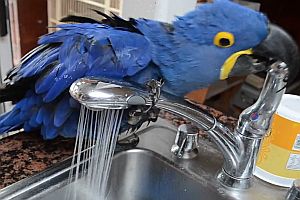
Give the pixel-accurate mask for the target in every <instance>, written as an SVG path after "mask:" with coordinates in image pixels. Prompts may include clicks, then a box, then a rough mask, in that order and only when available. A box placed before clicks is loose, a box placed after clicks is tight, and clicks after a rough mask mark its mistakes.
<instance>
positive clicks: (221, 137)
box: [70, 62, 288, 189]
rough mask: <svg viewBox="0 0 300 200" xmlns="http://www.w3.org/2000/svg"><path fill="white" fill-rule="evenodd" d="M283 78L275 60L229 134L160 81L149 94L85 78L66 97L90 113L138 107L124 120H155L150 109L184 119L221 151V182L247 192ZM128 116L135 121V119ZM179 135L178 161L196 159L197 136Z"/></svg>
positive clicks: (285, 71)
mask: <svg viewBox="0 0 300 200" xmlns="http://www.w3.org/2000/svg"><path fill="white" fill-rule="evenodd" d="M287 77H288V68H287V67H286V64H285V63H283V62H275V63H273V64H272V65H271V66H270V69H269V71H268V73H267V77H266V80H265V84H264V87H263V89H262V91H261V94H260V97H259V99H258V100H257V102H256V103H255V104H254V105H252V106H250V107H249V108H247V109H246V110H244V111H243V112H242V113H241V115H240V117H239V121H238V125H237V126H236V128H235V129H234V131H233V132H232V131H230V130H229V129H228V128H227V127H225V126H224V125H222V124H221V123H219V122H218V121H217V120H216V119H215V118H214V117H213V116H211V115H209V114H205V113H204V112H202V111H200V110H199V108H196V107H195V108H193V105H190V104H187V102H181V101H180V100H178V99H176V100H174V99H172V98H171V97H167V96H164V97H161V96H160V86H161V84H160V83H159V82H158V84H153V82H152V84H150V85H148V86H151V87H150V89H151V90H149V91H148V93H147V91H145V90H143V89H137V88H136V87H134V86H132V85H129V84H127V83H123V82H117V81H112V80H108V81H106V80H105V81H103V80H99V79H89V78H83V79H79V80H77V81H76V82H75V83H73V85H72V86H71V88H70V93H71V95H72V96H73V97H74V98H75V99H77V100H78V101H79V102H80V103H81V104H82V105H84V106H86V107H88V108H90V109H130V108H134V109H136V107H138V108H137V109H138V112H134V113H139V115H132V116H131V115H130V116H129V119H128V121H139V120H140V119H141V116H143V115H144V114H148V115H147V116H148V117H149V116H151V118H152V119H153V121H155V119H156V117H157V115H156V113H157V112H150V111H151V110H153V109H157V108H159V109H162V110H165V111H169V112H171V113H173V114H176V115H178V116H181V117H184V118H186V119H188V120H189V121H191V122H192V124H193V125H195V126H197V127H198V128H200V129H202V130H203V131H206V132H207V133H208V135H209V136H210V138H211V139H212V140H213V141H214V142H215V144H216V145H217V146H218V147H219V149H220V150H221V152H222V154H223V157H224V165H223V168H222V170H221V172H220V173H219V175H218V176H217V178H218V180H219V181H220V183H221V184H223V185H225V186H228V187H232V188H240V189H245V188H249V187H250V186H251V181H252V176H253V172H254V169H255V163H256V159H257V154H258V151H259V148H260V146H261V142H262V139H263V138H264V136H265V135H266V134H267V133H268V131H269V128H270V124H271V122H272V117H273V114H274V113H275V111H276V109H277V107H278V105H279V102H280V100H281V98H282V95H283V94H284V92H285V86H286V81H287ZM153 87H158V88H153ZM149 113H150V114H149ZM152 115H156V116H152ZM130 117H131V118H132V117H134V120H131V119H130ZM180 134H181V133H180ZM183 135H184V136H185V137H186V138H183V139H182V138H178V140H177V142H179V140H181V141H187V143H185V142H183V143H181V144H179V143H178V144H179V145H177V148H175V147H176V146H175V147H174V148H173V151H174V152H175V153H176V154H177V155H178V157H185V155H189V156H187V157H193V156H195V152H196V151H195V150H196V149H197V148H196V146H197V145H193V143H194V144H196V140H197V137H196V138H195V136H194V135H195V134H194V135H193V134H192V135H191V134H183ZM178 137H179V136H178ZM180 137H181V136H180Z"/></svg>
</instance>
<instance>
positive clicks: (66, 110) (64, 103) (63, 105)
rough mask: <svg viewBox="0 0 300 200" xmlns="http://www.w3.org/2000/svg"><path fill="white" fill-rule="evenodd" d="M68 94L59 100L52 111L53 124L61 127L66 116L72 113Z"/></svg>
mask: <svg viewBox="0 0 300 200" xmlns="http://www.w3.org/2000/svg"><path fill="white" fill-rule="evenodd" d="M69 99H70V97H69V96H65V97H64V98H63V99H62V100H60V102H59V103H58V104H57V106H56V108H55V111H54V112H55V113H54V126H55V127H61V126H62V125H63V124H64V123H65V121H66V120H67V119H68V117H69V116H70V115H71V114H72V111H73V110H72V108H71V107H70V104H69Z"/></svg>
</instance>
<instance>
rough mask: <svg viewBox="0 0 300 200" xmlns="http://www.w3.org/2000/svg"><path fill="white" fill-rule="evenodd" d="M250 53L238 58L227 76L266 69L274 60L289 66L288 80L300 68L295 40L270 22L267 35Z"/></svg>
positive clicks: (296, 73) (293, 77) (299, 57)
mask: <svg viewBox="0 0 300 200" xmlns="http://www.w3.org/2000/svg"><path fill="white" fill-rule="evenodd" d="M252 51H253V54H252V55H242V56H240V57H239V58H238V60H237V62H236V63H235V65H234V67H233V69H232V71H231V73H230V74H229V76H241V75H248V74H250V73H256V72H260V71H264V70H267V69H268V67H269V66H270V64H272V63H273V62H274V61H283V62H285V63H286V64H287V66H288V68H289V82H292V81H293V80H294V79H295V78H296V77H297V75H298V73H299V70H300V54H299V50H298V46H297V44H296V42H295V41H294V40H293V39H292V37H291V36H290V35H289V34H288V33H287V32H285V31H284V30H283V29H282V28H280V27H279V26H276V25H273V24H270V25H269V35H268V36H267V38H266V39H265V40H264V41H263V42H262V43H261V44H259V45H258V46H256V47H254V48H253V49H252Z"/></svg>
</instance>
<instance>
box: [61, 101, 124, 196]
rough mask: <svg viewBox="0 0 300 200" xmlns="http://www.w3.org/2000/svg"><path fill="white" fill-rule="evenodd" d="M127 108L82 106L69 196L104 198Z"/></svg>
mask: <svg viewBox="0 0 300 200" xmlns="http://www.w3.org/2000/svg"><path fill="white" fill-rule="evenodd" d="M122 115H123V110H108V109H103V110H100V111H94V110H90V109H88V108H86V107H85V106H82V107H81V111H80V117H79V123H78V130H77V137H76V143H75V149H74V155H73V160H72V166H71V167H72V170H71V171H70V175H69V179H68V184H71V185H72V187H69V189H68V192H67V194H66V196H65V199H66V200H81V199H85V200H92V199H93V200H104V199H105V193H106V190H107V189H106V186H107V182H108V177H109V172H110V167H111V163H112V157H113V154H114V150H115V146H116V142H117V137H118V133H119V129H120V125H121V119H122Z"/></svg>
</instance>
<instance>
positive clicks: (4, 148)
mask: <svg viewBox="0 0 300 200" xmlns="http://www.w3.org/2000/svg"><path fill="white" fill-rule="evenodd" d="M198 106H199V107H200V108H202V109H204V110H206V111H207V112H209V113H210V114H212V115H214V116H215V117H216V118H217V119H218V121H219V122H221V123H223V124H225V125H226V126H227V127H229V128H231V129H232V128H233V127H234V125H235V124H236V121H237V120H236V119H235V118H233V117H228V116H225V115H224V114H223V113H222V112H219V111H217V110H215V109H213V108H210V107H208V106H205V105H198ZM161 116H162V117H163V118H165V119H167V120H170V121H172V123H173V124H174V125H180V124H183V123H186V121H185V120H184V119H182V118H179V117H175V116H174V115H172V114H170V113H167V112H162V113H161ZM200 134H201V135H202V136H203V137H206V135H205V133H202V132H200ZM74 143H75V139H68V138H62V137H58V138H56V139H54V140H48V141H44V140H43V139H42V136H41V135H40V134H39V133H38V132H32V133H19V134H16V135H13V136H9V137H7V138H4V139H2V140H0V155H1V157H0V189H1V188H4V187H6V186H8V185H11V184H13V183H15V182H17V181H19V180H22V179H24V178H27V177H29V176H32V175H34V174H37V173H38V172H41V171H43V170H45V169H46V168H48V167H50V166H52V165H53V164H55V163H58V162H60V161H63V160H65V159H67V158H68V157H70V156H72V155H73V146H74Z"/></svg>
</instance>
